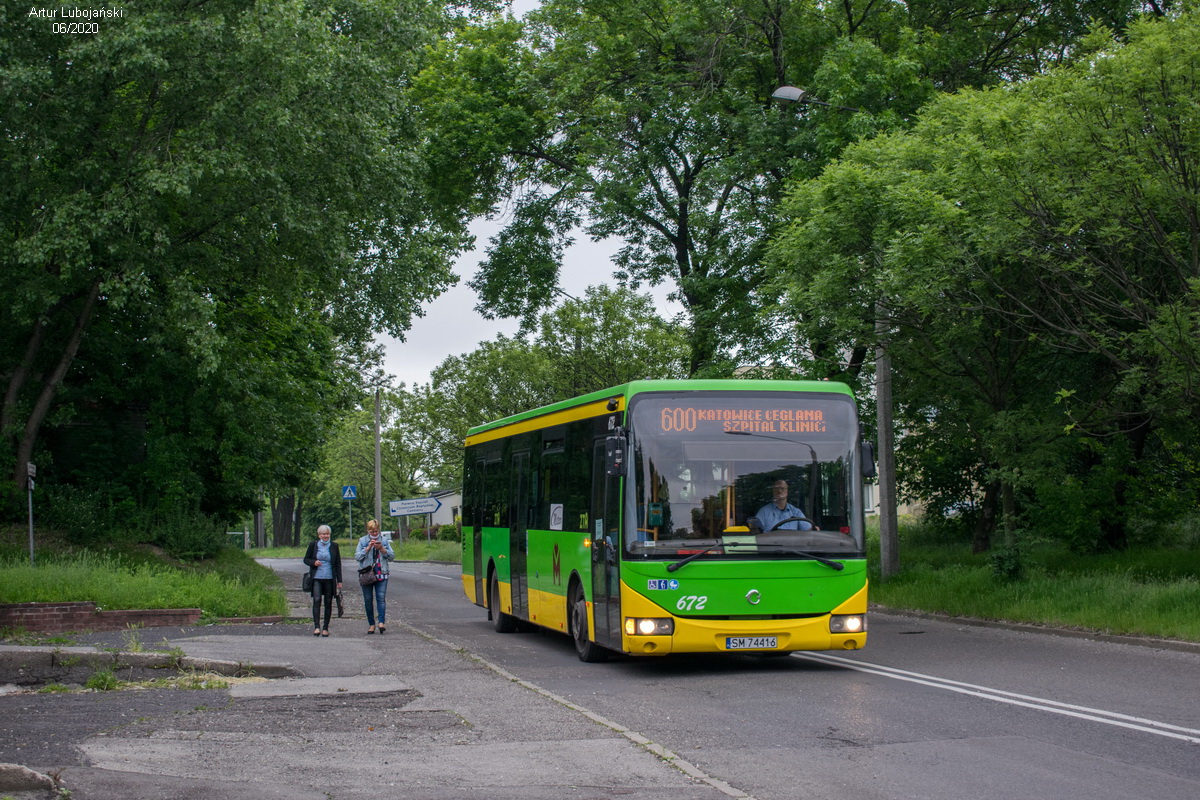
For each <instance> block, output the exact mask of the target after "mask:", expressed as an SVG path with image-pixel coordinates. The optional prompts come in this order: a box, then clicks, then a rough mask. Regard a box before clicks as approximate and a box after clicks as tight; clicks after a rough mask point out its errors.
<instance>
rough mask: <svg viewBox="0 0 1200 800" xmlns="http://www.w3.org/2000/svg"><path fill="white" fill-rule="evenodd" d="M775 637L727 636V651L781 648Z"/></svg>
mask: <svg viewBox="0 0 1200 800" xmlns="http://www.w3.org/2000/svg"><path fill="white" fill-rule="evenodd" d="M778 641H779V640H778V639H777V638H776V637H774V636H726V637H725V649H726V650H773V649H775V648H776V647H778V646H779V644H778Z"/></svg>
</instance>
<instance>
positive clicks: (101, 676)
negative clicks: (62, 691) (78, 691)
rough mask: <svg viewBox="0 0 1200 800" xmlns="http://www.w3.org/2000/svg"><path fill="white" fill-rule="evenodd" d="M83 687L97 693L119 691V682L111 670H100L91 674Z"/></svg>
mask: <svg viewBox="0 0 1200 800" xmlns="http://www.w3.org/2000/svg"><path fill="white" fill-rule="evenodd" d="M84 685H85V686H87V688H89V689H94V690H95V691H98V692H110V691H112V690H114V689H119V688H120V687H121V681H120V679H119V678H117V676H116V675H115V674H114V673H113V671H112V670H111V669H102V670H98V671H97V672H95V673H93V674H92V676H91V677H90V678H88V679H87V683H86V684H84Z"/></svg>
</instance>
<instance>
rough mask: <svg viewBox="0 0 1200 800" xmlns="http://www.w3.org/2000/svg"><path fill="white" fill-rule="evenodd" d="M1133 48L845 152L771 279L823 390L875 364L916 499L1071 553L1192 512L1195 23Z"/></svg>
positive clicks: (1129, 44)
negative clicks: (968, 502) (965, 509)
mask: <svg viewBox="0 0 1200 800" xmlns="http://www.w3.org/2000/svg"><path fill="white" fill-rule="evenodd" d="M1127 33H1128V40H1127V41H1124V42H1122V41H1117V40H1115V39H1112V38H1111V37H1109V36H1108V34H1106V33H1105V32H1103V31H1098V32H1097V33H1096V34H1095V35H1094V36H1092V37H1091V38H1090V39H1089V41H1088V43H1087V48H1088V51H1089V52H1091V53H1096V52H1097V51H1100V50H1103V55H1102V56H1101V55H1097V56H1096V57H1093V58H1089V59H1087V60H1081V61H1079V62H1078V63H1075V64H1071V65H1068V66H1065V67H1063V68H1061V69H1058V70H1055V71H1051V72H1048V73H1047V74H1045V75H1042V76H1039V77H1036V78H1033V79H1030V80H1028V81H1026V82H1025V83H1022V84H1020V85H1015V86H1011V87H1007V88H1004V89H995V90H991V91H964V92H960V93H958V94H956V95H952V96H946V97H941V98H939V99H937V100H936V101H934V102H932V103H930V104H929V105H927V106H926V107H925V108H924V109H923V110H922V112H921V114H920V117H919V119H918V120H917V121H916V124H915V125H914V126H913V127H912V129H911V130H910V131H909V132H906V133H891V134H889V135H886V136H880V137H878V138H876V139H874V140H871V141H866V142H860V143H858V144H856V145H854V146H852V147H850V148H848V149H847V150H846V151H844V153H843V154H842V157H841V160H840V161H838V162H837V163H835V164H833V165H831V166H830V167H829V168H828V169H826V170H825V171H824V173H823V174H822V175H821V176H820V177H819V178H817V179H815V180H812V181H810V182H807V183H803V184H800V185H798V186H796V187H795V189H794V191H793V192H792V193H791V195H790V196H789V197H788V200H787V203H786V205H785V213H786V216H787V217H788V219H789V220H790V221H789V223H788V224H787V225H786V227H785V228H784V229H783V231H782V233H781V235H780V237H779V238H778V240H777V241H776V243H775V245H774V247H773V248H772V251H771V258H770V264H771V267H770V271H771V274H772V286H773V287H774V289H775V290H776V292H777V293H778V294H779V295H780V296H781V297H782V298H783V301H782V303H781V304H780V309H779V311H778V316H779V318H780V319H788V320H790V321H791V323H790V325H789V330H788V333H789V334H791V333H792V332H793V331H794V330H795V328H796V327H798V328H799V330H800V332H801V336H802V338H804V339H805V340H807V341H809V342H811V343H812V346H811V351H810V352H811V363H812V364H813V371H815V372H818V373H819V374H828V373H831V372H832V373H835V374H837V373H845V374H847V375H849V376H850V378H851V379H852V380H853V379H855V378H858V377H860V376H861V377H865V376H863V370H862V366H863V364H864V363H865V360H864V358H863V357H864V356H865V355H866V354H867V353H869V352H870V351H871V350H872V349H874V348H875V347H876V346H877V345H879V344H881V343H882V344H886V346H887V348H888V353H889V356H890V358H891V362H892V367H893V372H894V386H893V389H894V392H895V395H896V397H897V398H898V406H899V407H898V408H897V410H896V415H897V421H898V424H899V426H900V427H901V428H902V429H903V430H904V432H905V435H904V439H903V442H902V445H901V447H900V453H899V458H898V461H899V465H900V468H901V470H902V471H903V472H902V475H901V483H902V487H903V489H904V490H905V491H906V493H907V494H908V495H910V496H914V497H917V498H920V499H922V500H924V501H927V502H929V503H930V504H931V505H933V506H934V507H938V508H943V507H947V506H950V505H954V504H955V503H958V502H961V501H962V500H964V499H972V498H973V499H975V500H977V501H980V503H981V504H982V505H983V507H984V508H986V509H988V510H990V511H995V512H997V513H994V514H993V515H992V516H990V517H985V518H984V520H985V523H986V522H987V520H989V519H994V520H999V521H1001V522H1002V523H1003V525H1004V528H1005V530H1006V532H1007V534H1006V535H1007V536H1008V537H1009V538H1010V539H1012V538H1013V537H1014V532H1015V531H1017V530H1018V529H1022V530H1023V531H1024V535H1026V536H1033V537H1037V538H1051V539H1055V540H1061V541H1066V542H1069V543H1070V544H1071V546H1072V547H1074V548H1075V549H1076V550H1078V551H1080V552H1086V551H1091V550H1096V549H1103V548H1121V547H1125V546H1127V545H1128V544H1130V543H1131V542H1133V541H1135V540H1136V537H1137V536H1139V535H1142V533H1141V532H1142V531H1143V530H1151V529H1153V527H1154V526H1155V525H1157V524H1160V523H1162V522H1164V521H1166V520H1169V519H1171V518H1172V517H1173V516H1178V515H1180V514H1181V513H1184V512H1185V511H1186V510H1187V509H1190V508H1191V507H1194V505H1195V502H1196V499H1197V497H1198V496H1200V481H1198V480H1197V472H1196V470H1195V468H1194V465H1193V464H1192V463H1191V459H1190V458H1189V457H1187V456H1185V455H1183V453H1184V452H1186V450H1187V447H1186V446H1182V447H1181V446H1180V445H1181V443H1182V442H1185V441H1186V442H1192V441H1193V440H1194V439H1195V436H1196V435H1197V433H1198V429H1197V426H1196V423H1195V420H1196V419H1197V418H1200V414H1197V411H1198V410H1200V394H1198V393H1197V392H1196V391H1195V385H1194V381H1192V380H1191V379H1190V378H1185V377H1184V376H1191V375H1194V374H1195V373H1196V371H1197V368H1198V367H1200V360H1198V356H1200V350H1198V349H1197V342H1200V327H1197V316H1196V313H1195V309H1196V308H1198V307H1200V295H1198V294H1197V292H1196V288H1197V287H1196V284H1195V281H1194V278H1193V277H1192V276H1191V269H1190V267H1189V268H1181V265H1183V264H1185V263H1188V264H1190V263H1191V262H1192V260H1193V256H1192V254H1193V253H1194V252H1196V250H1197V248H1198V247H1200V244H1198V243H1200V226H1197V224H1196V219H1197V218H1200V215H1198V214H1197V203H1196V193H1195V192H1194V190H1193V189H1192V188H1191V187H1190V181H1189V179H1188V178H1186V177H1185V174H1184V173H1186V172H1187V170H1188V167H1186V166H1184V165H1187V164H1191V163H1195V162H1196V161H1198V160H1200V124H1197V120H1196V116H1195V115H1194V114H1192V113H1191V111H1190V109H1194V107H1195V106H1196V104H1197V103H1198V102H1200V82H1197V81H1196V80H1195V75H1196V74H1197V72H1198V70H1197V66H1198V61H1197V58H1198V57H1197V53H1200V22H1198V21H1197V19H1196V18H1195V17H1194V16H1193V15H1191V14H1187V13H1184V14H1181V15H1180V16H1179V17H1178V19H1170V20H1161V21H1148V20H1147V21H1141V22H1137V23H1135V24H1133V25H1131V26H1129V28H1128V31H1127ZM1166 319H1169V320H1171V323H1170V324H1169V325H1164V323H1163V321H1164V320H1166ZM796 320H799V323H798V325H797V323H796V322H795V321H796ZM1168 328H1169V330H1168ZM984 533H985V534H986V533H988V532H987V531H984ZM985 543H986V541H985ZM1015 544H1017V542H1016V541H1015V540H1014V541H1009V542H1008V545H1009V546H1013V545H1015ZM1002 571H1005V572H1008V571H1009V570H1007V569H1006V570H1002Z"/></svg>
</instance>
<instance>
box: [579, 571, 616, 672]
mask: <svg viewBox="0 0 1200 800" xmlns="http://www.w3.org/2000/svg"><path fill="white" fill-rule="evenodd" d="M570 610H571V638H572V639H574V640H575V653H576V654H577V655H578V656H579V660H580V661H586V662H588V663H594V662H597V661H605V660H607V659H608V651H607V650H605V649H604V648H603V647H601V646H600V645H598V644H596V643H595V642H593V641H591V640H590V639H588V611H587V598H585V597H584V596H583V587H582V586H581V585H579V584H578V583H575V584H573V585H572V587H571V609H570Z"/></svg>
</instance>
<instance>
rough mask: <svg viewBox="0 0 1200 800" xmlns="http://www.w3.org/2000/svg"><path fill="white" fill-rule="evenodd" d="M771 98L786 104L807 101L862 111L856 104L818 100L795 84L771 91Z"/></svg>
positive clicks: (816, 104) (827, 106) (845, 109)
mask: <svg viewBox="0 0 1200 800" xmlns="http://www.w3.org/2000/svg"><path fill="white" fill-rule="evenodd" d="M771 99H772V100H778V101H779V102H780V103H782V104H783V105H785V106H790V105H792V104H794V103H807V104H809V105H814V106H825V107H826V108H836V109H837V110H838V111H850V112H856V111H862V109H861V108H855V107H854V106H838V105H834V104H833V103H826V102H825V101H824V100H818V99H817V98H815V97H813V96H812V95H811V94H809V93H808V92H806V91H804V90H803V89H797V88H796V87H795V86H780V87H779V88H778V89H776V90H775V91H773V92H771Z"/></svg>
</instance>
